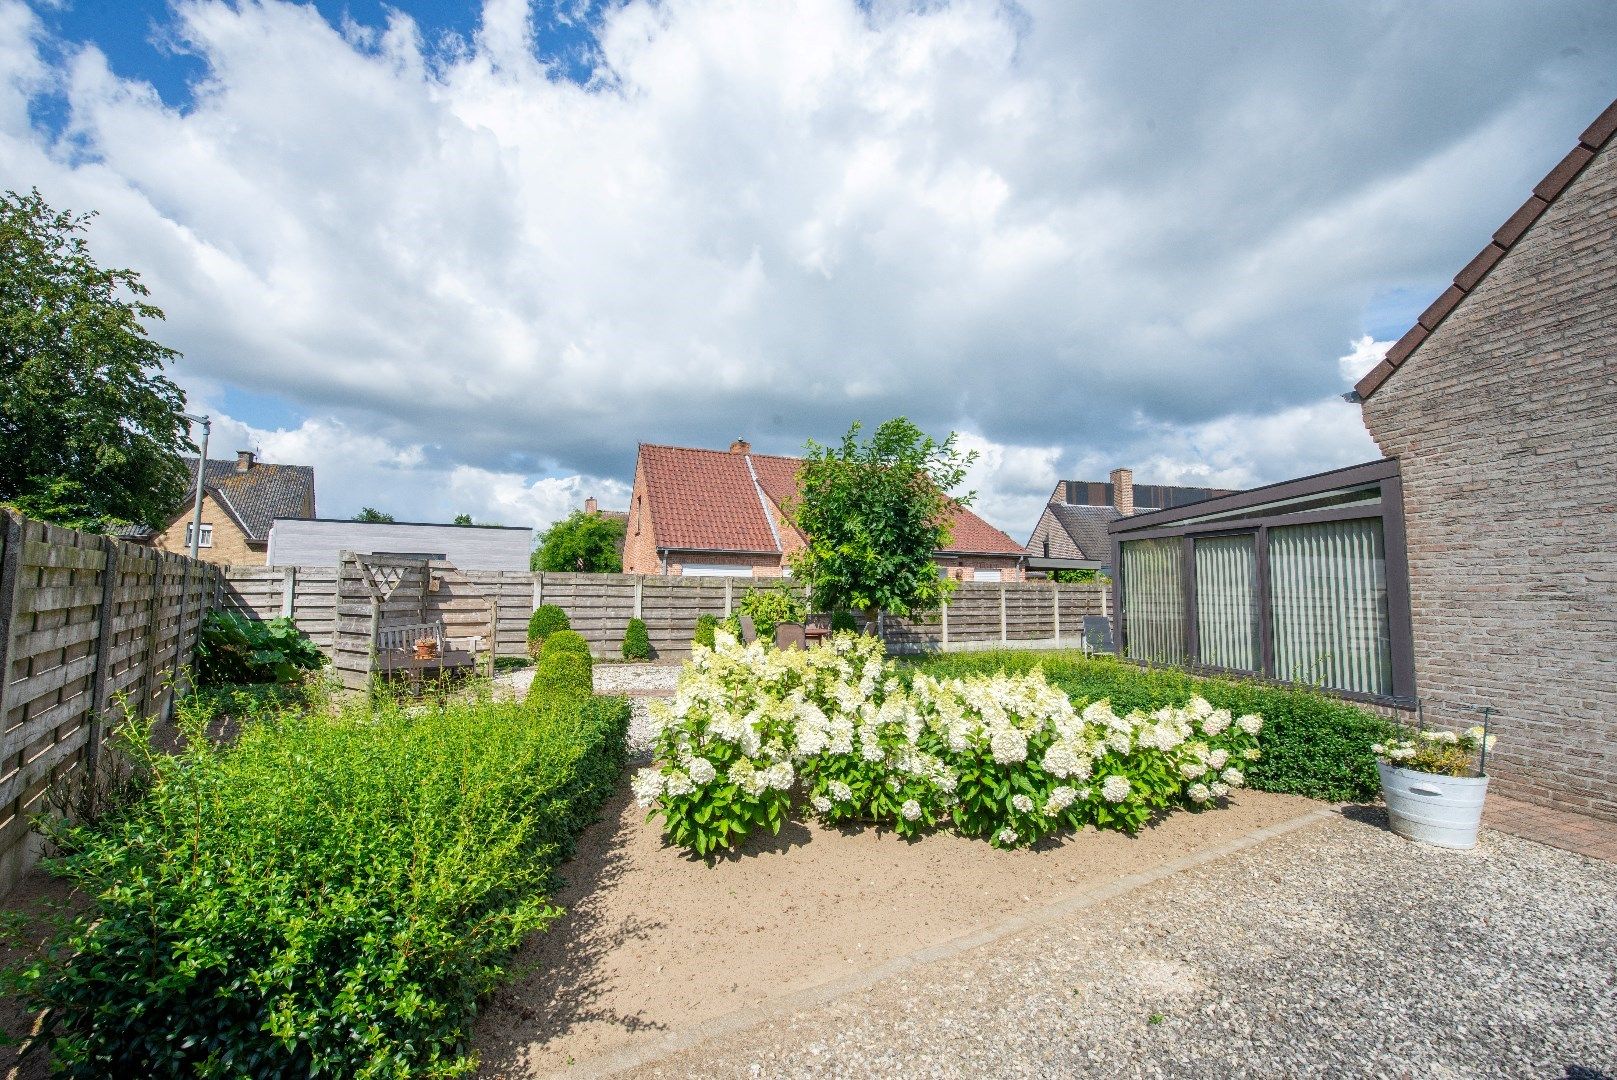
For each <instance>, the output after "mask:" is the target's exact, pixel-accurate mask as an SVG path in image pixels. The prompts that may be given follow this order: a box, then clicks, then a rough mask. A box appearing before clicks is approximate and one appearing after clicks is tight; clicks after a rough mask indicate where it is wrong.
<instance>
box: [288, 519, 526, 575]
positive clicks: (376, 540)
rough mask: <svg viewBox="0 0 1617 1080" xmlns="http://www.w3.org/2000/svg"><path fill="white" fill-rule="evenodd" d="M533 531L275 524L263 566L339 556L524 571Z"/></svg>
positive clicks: (333, 560) (320, 562)
mask: <svg viewBox="0 0 1617 1080" xmlns="http://www.w3.org/2000/svg"><path fill="white" fill-rule="evenodd" d="M532 550H533V530H532V529H530V528H528V527H527V526H520V527H519V526H509V525H440V524H435V523H431V522H417V521H351V520H348V519H344V518H276V519H275V521H274V522H273V523H272V524H271V527H270V532H269V550H268V552H267V559H266V560H265V561H266V562H267V563H268V564H269V565H270V566H336V565H338V563H339V562H340V561H341V559H342V553H343V552H345V551H351V552H354V553H356V554H359V555H417V556H426V557H428V558H432V559H444V560H447V561H448V562H449V563H450V564H451V565H453V566H454V567H455V569H457V570H515V571H519V572H525V571H526V570H527V569H528V556H529V554H530V553H531V552H532Z"/></svg>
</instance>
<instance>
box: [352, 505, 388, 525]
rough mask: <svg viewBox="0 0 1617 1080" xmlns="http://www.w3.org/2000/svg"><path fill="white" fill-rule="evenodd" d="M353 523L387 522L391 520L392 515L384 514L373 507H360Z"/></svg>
mask: <svg viewBox="0 0 1617 1080" xmlns="http://www.w3.org/2000/svg"><path fill="white" fill-rule="evenodd" d="M354 520H355V521H371V522H384V523H385V522H389V521H392V520H393V515H392V514H384V513H382V512H381V511H380V510H378V509H376V507H374V506H362V507H360V510H359V513H357V514H355V515H354Z"/></svg>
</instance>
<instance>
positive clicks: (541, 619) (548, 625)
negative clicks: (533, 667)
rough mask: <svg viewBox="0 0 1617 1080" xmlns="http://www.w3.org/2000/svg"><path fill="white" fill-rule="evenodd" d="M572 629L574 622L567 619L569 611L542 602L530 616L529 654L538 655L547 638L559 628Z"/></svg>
mask: <svg viewBox="0 0 1617 1080" xmlns="http://www.w3.org/2000/svg"><path fill="white" fill-rule="evenodd" d="M570 629H572V623H570V622H568V621H567V612H565V611H563V610H562V609H561V608H559V607H557V606H556V605H555V604H541V605H540V606H539V607H538V608H537V609H535V611H534V613H533V614H532V615H529V616H528V655H529V656H533V657H538V655H539V650H540V649H541V648H543V647H544V644H545V639H546V638H548V637H549V636H550V635H551V634H554V633H555V632H556V631H558V630H570Z"/></svg>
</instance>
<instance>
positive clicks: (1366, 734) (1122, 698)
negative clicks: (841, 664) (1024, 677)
mask: <svg viewBox="0 0 1617 1080" xmlns="http://www.w3.org/2000/svg"><path fill="white" fill-rule="evenodd" d="M1035 667H1040V668H1043V669H1044V674H1045V676H1046V678H1048V679H1049V680H1050V682H1052V683H1054V684H1056V685H1057V686H1059V687H1061V688H1062V689H1063V690H1065V691H1066V692H1067V694H1068V696H1070V697H1071V698H1072V699H1073V701H1074V702H1075V703H1078V704H1082V703H1084V702H1088V701H1099V700H1100V699H1102V698H1107V699H1110V701H1111V703H1112V708H1113V709H1115V710H1116V711H1117V712H1119V713H1124V712H1127V711H1128V710H1130V709H1143V710H1145V711H1147V712H1150V711H1153V710H1155V709H1160V708H1164V707H1168V706H1175V705H1179V704H1181V703H1183V702H1184V701H1185V700H1186V699H1187V698H1189V697H1190V695H1192V694H1199V695H1201V696H1202V697H1203V698H1205V699H1207V700H1208V701H1210V702H1212V703H1213V705H1215V706H1217V707H1218V708H1221V709H1228V710H1230V711H1231V712H1232V713H1235V714H1236V715H1237V716H1239V715H1241V714H1244V713H1256V714H1258V715H1259V716H1262V717H1263V722H1264V728H1263V757H1262V759H1261V760H1259V761H1255V762H1253V763H1252V765H1251V767H1250V768H1249V769H1248V770H1247V773H1246V779H1247V784H1248V785H1249V786H1251V787H1254V788H1258V789H1260V790H1263V791H1278V792H1285V793H1288V794H1294V795H1307V796H1309V797H1311V798H1315V799H1329V800H1331V801H1336V802H1346V801H1363V800H1369V799H1374V798H1375V797H1376V794H1377V793H1378V792H1379V791H1380V790H1381V782H1380V778H1379V777H1378V775H1377V773H1376V755H1375V754H1374V752H1372V751H1371V749H1370V747H1371V746H1372V745H1373V744H1375V743H1378V742H1385V741H1386V740H1387V739H1389V738H1391V737H1392V736H1393V733H1394V730H1395V729H1394V727H1393V725H1392V723H1391V722H1390V721H1388V720H1385V719H1383V718H1382V717H1380V716H1377V715H1376V714H1374V713H1372V712H1369V711H1367V710H1365V709H1361V708H1358V707H1356V706H1354V705H1350V704H1349V703H1347V702H1345V701H1342V700H1340V699H1338V698H1333V697H1327V696H1326V695H1324V694H1321V693H1318V692H1316V691H1313V690H1305V689H1292V688H1289V687H1280V686H1270V685H1266V684H1264V683H1259V682H1243V681H1240V680H1237V679H1215V678H1202V677H1198V676H1194V675H1189V674H1186V673H1185V672H1182V671H1174V670H1165V669H1161V668H1150V669H1148V668H1141V667H1137V666H1135V665H1133V664H1128V663H1124V662H1123V661H1120V660H1116V659H1112V658H1110V657H1085V656H1083V655H1082V654H1080V653H1065V652H1063V653H1037V652H1013V651H1006V652H982V653H950V654H947V655H942V656H930V657H926V658H924V659H920V660H915V661H911V662H909V663H908V664H906V665H904V670H906V671H925V672H926V673H927V674H929V675H932V676H934V677H936V678H944V677H948V676H961V675H966V674H972V673H992V672H995V671H1006V672H1023V671H1031V670H1032V669H1033V668H1035Z"/></svg>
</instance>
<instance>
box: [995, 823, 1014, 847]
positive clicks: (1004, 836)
mask: <svg viewBox="0 0 1617 1080" xmlns="http://www.w3.org/2000/svg"><path fill="white" fill-rule="evenodd" d="M1016 839H1017V837H1016V830H1015V829H1013V828H1010V827H1009V826H1006V827H1005V828H1003V829H1001V830H999V842H1000V843H1002V844H1014V843H1016Z"/></svg>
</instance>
